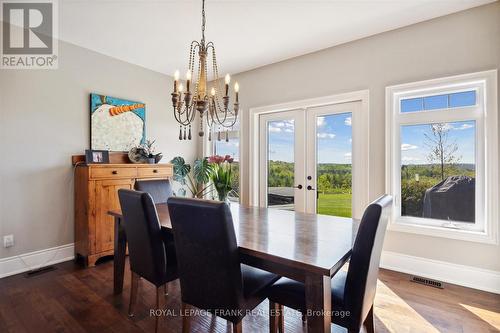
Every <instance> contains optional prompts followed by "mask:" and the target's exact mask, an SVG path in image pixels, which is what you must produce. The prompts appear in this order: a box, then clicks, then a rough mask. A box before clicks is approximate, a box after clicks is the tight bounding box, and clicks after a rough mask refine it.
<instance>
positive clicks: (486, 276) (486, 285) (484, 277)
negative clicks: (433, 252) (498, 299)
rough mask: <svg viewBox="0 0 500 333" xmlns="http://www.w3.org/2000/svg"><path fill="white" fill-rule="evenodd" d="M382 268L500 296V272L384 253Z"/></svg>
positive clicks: (388, 252) (394, 253)
mask: <svg viewBox="0 0 500 333" xmlns="http://www.w3.org/2000/svg"><path fill="white" fill-rule="evenodd" d="M380 267H382V268H386V269H390V270H393V271H397V272H402V273H407V274H411V275H418V276H422V277H426V278H431V279H434V280H439V281H443V282H447V283H452V284H457V285H460V286H464V287H468V288H474V289H479V290H484V291H488V292H492V293H496V294H500V272H497V271H492V270H487V269H482V268H477V267H472V266H465V265H458V264H452V263H449V262H445V261H439V260H432V259H427V258H422V257H414V256H409V255H406V254H401V253H396V252H391V251H383V252H382V258H381V261H380Z"/></svg>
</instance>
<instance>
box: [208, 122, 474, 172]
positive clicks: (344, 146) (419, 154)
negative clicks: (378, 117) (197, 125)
mask: <svg viewBox="0 0 500 333" xmlns="http://www.w3.org/2000/svg"><path fill="white" fill-rule="evenodd" d="M351 121H352V114H351V113H342V114H334V115H327V116H322V117H318V118H317V127H316V129H317V147H318V161H319V163H339V164H345V163H351V151H352V126H351ZM446 130H447V133H448V143H449V144H453V143H456V144H457V146H458V151H457V153H456V156H457V157H459V158H460V159H459V161H458V162H459V163H471V164H472V163H475V122H474V121H462V122H451V123H447V125H446ZM431 133H432V132H431V127H430V125H428V124H426V125H411V126H402V127H401V159H402V161H401V163H402V164H404V165H407V164H429V163H430V161H429V160H428V155H429V151H430V147H429V141H428V140H427V139H426V138H425V134H428V135H431V136H432V134H431ZM268 134H269V158H270V159H271V160H275V161H276V160H279V161H285V162H294V150H293V146H294V122H293V120H279V121H271V122H269V124H268ZM216 144H217V154H219V155H231V156H233V157H235V160H236V161H238V160H239V156H238V150H239V141H238V139H237V138H232V139H230V141H229V142H228V143H226V142H225V141H224V140H223V141H220V142H217V143H216Z"/></svg>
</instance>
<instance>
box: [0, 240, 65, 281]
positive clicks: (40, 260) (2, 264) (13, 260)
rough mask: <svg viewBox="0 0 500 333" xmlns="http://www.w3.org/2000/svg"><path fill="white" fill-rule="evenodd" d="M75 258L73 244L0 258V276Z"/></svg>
mask: <svg viewBox="0 0 500 333" xmlns="http://www.w3.org/2000/svg"><path fill="white" fill-rule="evenodd" d="M74 258H75V244H73V243H72V244H66V245H61V246H56V247H52V248H49V249H45V250H40V251H34V252H30V253H24V254H20V255H17V256H13V257H8V258H3V259H0V278H3V277H6V276H10V275H14V274H19V273H23V272H27V271H30V270H32V269H37V268H41V267H44V266H49V265H54V264H58V263H60V262H63V261H68V260H72V259H74Z"/></svg>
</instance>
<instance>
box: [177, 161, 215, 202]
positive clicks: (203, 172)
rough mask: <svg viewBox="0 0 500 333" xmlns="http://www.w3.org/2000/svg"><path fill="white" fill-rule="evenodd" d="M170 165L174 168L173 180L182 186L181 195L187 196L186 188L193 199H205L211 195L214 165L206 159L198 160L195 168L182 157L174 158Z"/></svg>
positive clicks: (194, 165) (179, 192)
mask: <svg viewBox="0 0 500 333" xmlns="http://www.w3.org/2000/svg"><path fill="white" fill-rule="evenodd" d="M170 163H172V165H173V167H174V170H173V171H174V176H173V180H174V181H176V182H178V183H179V184H180V185H181V191H178V194H179V195H181V196H185V194H186V188H187V189H188V191H189V192H191V195H192V197H193V198H203V196H204V195H206V194H208V193H210V183H209V182H210V175H211V172H212V165H211V164H210V163H208V160H207V159H206V158H199V159H196V160H195V161H194V164H193V168H191V165H190V164H188V163H186V161H185V160H184V158H182V157H180V156H177V157H174V159H172V161H170Z"/></svg>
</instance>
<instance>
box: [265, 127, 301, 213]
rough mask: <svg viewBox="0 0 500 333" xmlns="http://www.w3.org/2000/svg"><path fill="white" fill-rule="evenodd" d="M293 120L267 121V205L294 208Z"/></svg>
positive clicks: (287, 208)
mask: <svg viewBox="0 0 500 333" xmlns="http://www.w3.org/2000/svg"><path fill="white" fill-rule="evenodd" d="M294 134H295V128H294V121H293V120H277V121H270V122H268V123H267V137H268V140H267V142H268V146H267V161H268V165H267V170H268V171H267V172H268V174H267V205H268V206H269V207H274V208H280V209H286V210H294V188H293V186H294V172H295V162H294V147H295V142H294V137H295V135H294Z"/></svg>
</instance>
